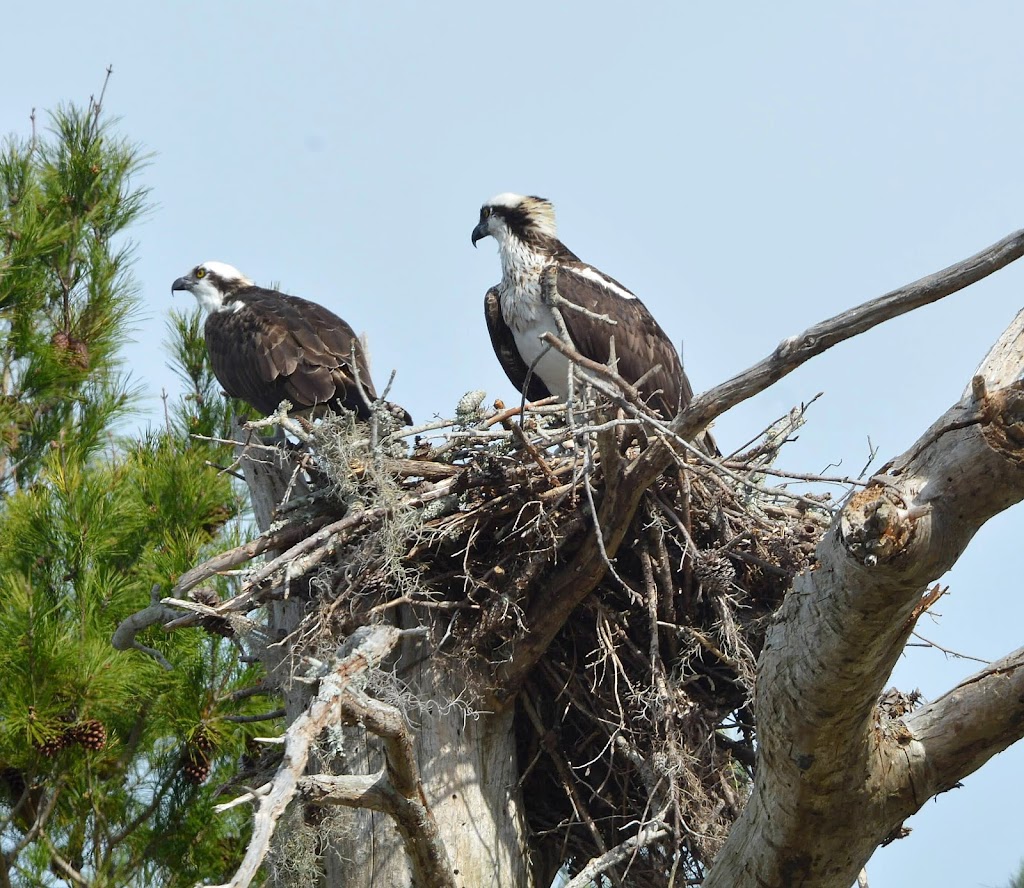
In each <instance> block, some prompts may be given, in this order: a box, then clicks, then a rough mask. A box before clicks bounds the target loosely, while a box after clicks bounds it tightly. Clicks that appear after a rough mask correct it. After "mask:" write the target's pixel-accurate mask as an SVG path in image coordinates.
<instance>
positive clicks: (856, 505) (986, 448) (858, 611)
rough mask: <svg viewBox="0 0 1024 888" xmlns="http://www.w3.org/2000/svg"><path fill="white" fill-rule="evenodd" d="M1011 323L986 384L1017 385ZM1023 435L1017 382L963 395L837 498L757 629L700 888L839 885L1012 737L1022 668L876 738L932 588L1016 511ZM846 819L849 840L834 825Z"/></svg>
mask: <svg viewBox="0 0 1024 888" xmlns="http://www.w3.org/2000/svg"><path fill="white" fill-rule="evenodd" d="M1019 322H1020V318H1018V319H1017V320H1015V322H1014V324H1013V325H1011V327H1010V329H1009V330H1007V332H1006V333H1005V334H1004V338H1003V339H1002V340H1001V341H1000V343H997V345H996V347H995V348H994V349H993V351H992V353H990V355H989V358H987V359H986V361H985V362H984V363H983V365H982V366H983V368H985V369H986V372H987V373H989V374H990V378H991V379H992V380H993V381H994V382H996V383H997V384H998V382H999V381H1003V380H1019V379H1020V378H1021V375H1022V373H1024V352H1021V351H1019V350H1018V351H1015V350H1013V349H1010V348H1006V340H1007V339H1011V340H1012V339H1015V338H1016V337H1017V336H1018V334H1019V329H1020V323H1019ZM993 354H995V355H998V356H1001V358H1000V359H998V360H997V359H994V358H993V357H992V355H993ZM976 393H982V394H983V401H982V402H980V403H979V402H977V401H976V400H975V394H976ZM1022 423H1024V386H1022V384H1021V383H1020V382H1017V381H1015V382H1012V383H1010V384H1009V385H1008V386H1007V387H1005V388H1000V389H990V388H989V387H988V386H986V385H984V384H981V383H976V384H975V385H973V386H971V387H970V388H969V393H968V394H967V395H965V397H964V398H963V399H962V400H961V401H960V402H959V403H958V404H955V405H954V406H953V407H952V408H950V410H948V411H947V412H946V414H945V415H943V416H942V417H941V418H940V419H939V420H938V421H937V422H936V423H935V424H934V425H933V426H932V427H931V428H930V429H928V430H927V431H926V432H925V433H924V435H922V437H921V439H920V440H919V441H918V442H917V443H916V444H915V445H914V446H913V447H911V448H910V450H908V451H907V453H906V454H904V455H903V456H901V457H899V458H898V459H896V460H894V461H893V463H891V464H890V466H889V471H888V474H886V475H884V476H875V478H874V479H872V481H873V483H872V486H870V487H869V488H867V489H866V490H861V491H857V492H856V493H854V494H853V495H852V496H851V497H850V499H849V501H848V502H847V504H846V506H845V508H844V509H843V512H842V513H841V515H840V518H839V520H838V521H836V522H834V524H833V527H832V529H831V530H830V532H829V533H828V534H827V535H826V537H825V538H824V540H823V541H822V543H821V544H820V545H819V547H818V552H817V555H818V564H817V565H816V567H815V568H814V569H813V570H811V571H807V572H805V573H803V574H801V575H800V576H799V577H798V578H797V580H796V582H795V583H794V587H793V589H792V591H791V592H790V593H789V594H788V595H787V597H786V599H785V602H784V603H783V605H782V607H781V608H780V609H779V611H778V612H777V614H776V616H775V619H774V621H773V623H772V626H771V628H770V629H769V632H768V636H767V638H766V640H765V646H764V649H763V651H762V654H761V660H760V664H759V671H758V681H757V694H756V697H755V704H754V709H755V713H756V716H757V723H758V727H759V730H758V753H759V754H758V767H757V772H756V781H755V790H754V792H753V794H752V796H751V798H750V800H749V801H748V803H747V805H746V808H745V809H744V811H743V814H742V815H741V817H740V818H739V820H738V821H737V822H736V824H735V826H734V827H733V829H732V831H731V833H730V834H729V838H728V840H727V842H726V845H725V847H724V849H723V851H722V852H721V854H720V855H719V857H718V859H717V860H716V861H715V865H714V867H713V868H712V870H711V872H710V873H709V875H708V877H707V879H706V880H705V883H704V886H705V888H720V886H730V888H744V886H755V885H758V886H760V885H787V884H800V885H802V886H805V888H832V886H836V885H848V884H851V883H852V882H853V881H854V880H855V878H856V877H857V874H858V872H859V871H860V869H861V867H862V866H863V865H864V863H865V862H866V861H867V859H868V857H869V856H870V855H871V853H872V852H873V851H874V849H875V847H876V846H877V845H878V844H879V843H880V842H881V841H882V840H883V839H884V838H885V837H886V836H887V835H888V834H890V833H892V832H893V830H894V829H896V828H897V827H898V826H899V824H900V822H901V820H902V818H903V817H905V816H907V815H908V814H910V813H912V811H916V810H917V809H918V808H919V807H920V806H921V805H922V804H924V802H925V801H926V800H927V799H928V798H930V797H931V796H932V795H934V793H935V792H938V791H941V790H942V789H945V788H948V787H949V786H950V785H952V783H955V782H956V780H957V779H958V776H963V775H964V774H965V773H969V771H970V770H973V769H974V768H976V767H978V766H979V765H980V764H981V763H982V762H983V761H985V760H986V759H987V758H989V757H990V756H991V755H993V754H995V752H997V751H999V750H1000V749H1002V748H1005V746H1006V745H1008V744H1009V743H1010V742H1012V741H1013V740H1016V739H1018V738H1020V737H1021V736H1022V735H1024V719H1022V718H1021V711H1022V708H1024V707H1022V705H1021V702H1020V691H1021V687H1022V673H1024V670H1022V669H1021V668H1020V666H1021V662H1020V661H1021V652H1018V653H1017V654H1014V655H1012V656H1011V657H1010V658H1007V660H1004V661H1000V664H993V666H989V667H987V669H985V670H983V671H982V672H981V673H979V674H978V676H976V677H975V678H974V679H972V680H969V681H968V682H967V683H965V684H964V685H961V686H960V688H958V689H957V690H956V691H954V692H951V693H950V694H948V695H946V696H945V697H943V698H942V700H941V701H938V702H937V703H936V704H933V705H932V706H931V707H928V708H927V709H925V710H922V712H923V713H924V714H923V715H918V714H915V715H914V716H912V717H910V718H908V719H907V720H906V722H905V724H903V725H898V724H897V725H891V724H888V723H885V722H883V723H880V724H879V725H876V723H875V719H876V705H875V704H876V701H877V699H878V696H879V692H880V690H881V687H882V684H883V682H884V681H885V680H886V679H887V677H888V675H889V673H890V672H891V670H892V667H893V665H894V664H895V662H896V660H897V658H898V657H899V655H900V653H901V652H902V650H903V647H904V645H905V643H906V640H907V637H908V635H909V633H910V632H911V630H912V629H913V625H914V620H915V616H916V615H919V614H920V613H921V612H923V608H921V607H919V605H920V603H921V599H922V596H926V597H929V596H930V593H929V592H928V586H929V584H930V583H932V582H933V581H934V580H935V579H936V578H937V577H939V576H941V575H942V574H943V573H944V572H945V571H946V570H948V569H949V568H950V567H951V566H952V565H953V564H954V563H955V562H956V560H957V558H958V557H959V556H960V553H961V552H962V551H963V549H964V548H965V547H966V545H967V543H968V542H969V541H970V539H971V537H973V535H974V534H975V532H976V531H977V530H978V528H979V527H981V525H982V524H984V523H985V522H986V521H987V520H988V519H989V518H991V517H993V516H994V515H996V514H998V513H999V512H1001V511H1003V510H1004V509H1006V508H1008V507H1009V506H1011V505H1013V504H1015V503H1017V502H1019V501H1020V500H1021V499H1024V473H1022V472H1021V471H1020V469H1019V465H1020V462H1021V460H1022V459H1024V449H1022V446H1021V444H1022V441H1024V436H1022V435H1021V434H1020V432H1019V429H1020V427H1021V424H1022ZM794 651H800V656H799V657H794V656H793V652H794ZM1013 694H1017V698H1013ZM952 712H957V713H958V714H959V715H961V716H962V717H964V718H967V720H968V723H967V724H968V726H967V728H966V729H965V731H964V733H962V734H961V733H959V729H958V731H957V732H950V734H951V735H955V736H945V735H944V733H943V730H942V729H939V727H938V725H939V719H940V718H941V717H942V716H944V715H947V714H949V713H952ZM972 712H973V714H971V713H972ZM985 719H989V720H990V721H988V722H986V721H985ZM957 723H958V724H959V722H957ZM943 724H944V726H945V730H947V731H948V726H949V722H948V721H946V722H944V723H943ZM983 725H991V727H990V728H986V727H982V726H983ZM986 730H990V731H991V734H992V736H991V737H986V739H985V740H984V741H980V738H979V736H978V735H979V733H984V732H985V731H986ZM917 731H923V732H925V733H924V734H922V735H921V736H918V734H917V733H916V732H917ZM972 742H973V744H974V745H973V746H972V745H971V743H972ZM925 771H927V773H928V774H930V775H933V776H926V774H925ZM958 771H959V773H957V772H958ZM865 787H867V788H868V789H869V791H868V792H865ZM872 790H873V791H872ZM854 816H855V817H856V819H857V822H858V824H859V827H858V829H857V830H856V831H854V832H851V831H850V830H849V829H845V828H844V824H846V823H848V821H849V819H850V818H851V817H854Z"/></svg>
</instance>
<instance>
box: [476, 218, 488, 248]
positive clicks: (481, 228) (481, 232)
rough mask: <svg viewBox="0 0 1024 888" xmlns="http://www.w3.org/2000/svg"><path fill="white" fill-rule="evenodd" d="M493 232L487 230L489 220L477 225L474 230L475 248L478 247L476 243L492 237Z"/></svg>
mask: <svg viewBox="0 0 1024 888" xmlns="http://www.w3.org/2000/svg"><path fill="white" fill-rule="evenodd" d="M490 235H491V232H490V231H489V230H488V228H487V220H486V219H481V220H480V222H479V223H478V224H477V226H476V228H474V229H473V246H474V247H475V246H476V242H477V241H478V240H481V239H482V238H485V237H490Z"/></svg>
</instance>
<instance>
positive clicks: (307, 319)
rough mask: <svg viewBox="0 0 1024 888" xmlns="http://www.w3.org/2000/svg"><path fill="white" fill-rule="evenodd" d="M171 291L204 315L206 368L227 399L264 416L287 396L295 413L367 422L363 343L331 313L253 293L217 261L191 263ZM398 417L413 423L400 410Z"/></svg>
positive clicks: (270, 293)
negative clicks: (335, 414)
mask: <svg viewBox="0 0 1024 888" xmlns="http://www.w3.org/2000/svg"><path fill="white" fill-rule="evenodd" d="M175 290H188V291H189V292H190V293H191V294H192V295H193V296H195V297H196V300H197V301H198V302H199V305H200V306H201V307H202V308H203V309H204V310H205V311H206V312H207V318H206V326H205V332H206V347H207V349H208V350H209V352H210V363H211V364H212V365H213V372H214V375H215V376H216V377H217V380H218V381H219V382H220V384H221V385H222V386H223V388H224V391H225V392H227V393H228V394H229V395H230V396H231V397H233V398H241V399H242V400H243V401H247V402H248V403H249V404H251V405H252V406H253V407H255V408H256V409H257V410H258V411H259V412H260V413H262V414H263V415H264V416H268V415H270V414H271V413H273V412H274V411H275V410H277V408H278V405H279V404H280V403H281V401H283V400H284V399H285V398H287V399H288V400H289V401H291V403H292V406H293V407H294V408H295V410H296V411H297V412H298V411H314V410H315V409H316V408H318V407H327V408H331V409H334V410H337V409H338V408H339V407H344V408H345V409H347V410H351V411H352V412H353V413H355V414H356V416H358V417H359V418H360V419H366V418H368V417H369V416H370V408H369V404H370V403H372V402H373V401H375V400H376V399H377V393H376V391H375V389H374V387H373V380H372V379H370V368H369V366H368V365H367V362H366V355H365V353H364V351H363V346H362V343H361V342H360V341H359V337H358V336H356V334H355V333H354V332H353V330H352V328H351V327H350V326H349V325H348V324H346V323H345V322H344V321H343V320H342V319H341V318H339V317H338V316H337V315H336V314H334V312H332V311H329V310H328V309H326V308H324V307H323V306H322V305H317V304H316V303H315V302H309V301H308V300H306V299H300V298H299V297H298V296H289V295H288V294H286V293H279V292H278V291H277V290H266V289H264V288H263V287H257V286H256V285H255V284H254V283H253V282H252V281H251V280H249V279H248V278H247V277H245V275H243V274H242V273H241V272H240V271H239V270H238V269H237V268H232V267H231V266H230V265H225V264H224V263H223V262H204V263H203V264H202V265H197V266H196V267H195V268H193V269H192V271H190V272H189V273H188V274H187V275H185V276H184V277H180V278H178V279H177V280H176V281H175V282H174V283H173V284H172V285H171V292H174V291H175ZM357 375H358V385H357V382H356V377H357ZM359 385H361V386H362V392H361V393H360V391H359ZM403 413H404V420H405V422H406V423H411V422H412V420H411V419H410V418H409V414H408V413H405V412H404V411H402V410H401V409H400V408H399V415H401V414H403Z"/></svg>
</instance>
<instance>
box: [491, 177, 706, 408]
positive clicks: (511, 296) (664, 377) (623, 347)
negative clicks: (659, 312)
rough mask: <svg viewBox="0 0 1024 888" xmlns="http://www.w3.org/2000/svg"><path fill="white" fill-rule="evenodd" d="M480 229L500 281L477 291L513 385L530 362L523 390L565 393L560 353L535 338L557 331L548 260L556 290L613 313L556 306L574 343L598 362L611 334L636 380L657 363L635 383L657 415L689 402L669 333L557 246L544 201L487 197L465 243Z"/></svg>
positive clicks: (539, 394)
mask: <svg viewBox="0 0 1024 888" xmlns="http://www.w3.org/2000/svg"><path fill="white" fill-rule="evenodd" d="M488 235H490V236H491V237H493V238H494V239H495V240H496V241H497V242H498V252H499V254H500V256H501V283H499V284H498V285H497V286H495V287H491V289H490V290H488V291H487V295H486V296H485V297H484V313H485V315H486V317H487V329H488V330H489V331H490V334H491V343H492V344H493V346H494V351H495V354H497V356H498V360H499V361H500V362H501V366H502V367H503V368H504V370H505V373H506V374H507V375H508V378H509V379H510V380H511V381H512V384H513V385H514V386H515V387H516V388H518V389H519V390H520V391H523V386H524V385H526V378H527V375H528V370H529V368H530V367H531V366H532V367H533V375H532V377H531V378H530V382H529V384H528V386H527V388H526V391H525V394H526V397H527V398H529V399H530V400H531V401H535V400H537V399H538V398H543V397H547V396H548V395H549V394H551V395H557V396H559V397H560V398H565V397H566V396H567V395H568V384H567V373H568V361H567V360H566V358H565V357H564V356H563V355H562V354H560V353H559V352H557V351H555V350H554V349H553V348H549V347H548V346H547V345H546V344H545V343H544V342H543V341H541V340H540V336H541V335H542V334H543V333H546V332H551V333H554V334H555V335H556V336H557V335H558V330H557V328H556V324H555V319H554V316H553V315H552V312H551V307H550V306H549V305H548V304H546V302H545V300H544V298H543V295H542V293H541V278H542V274H543V272H544V270H545V269H546V268H547V267H549V266H552V265H553V266H555V267H557V269H558V273H557V277H556V281H557V286H558V293H559V295H561V296H562V297H563V298H564V299H566V300H568V301H569V302H572V303H575V304H576V305H580V306H582V307H584V308H586V309H588V310H589V311H590V312H592V313H593V314H599V315H606V316H607V317H609V318H611V319H612V320H614V321H615V323H614V324H609V323H607V322H606V321H603V320H600V319H598V318H594V317H590V316H588V315H585V314H582V313H580V312H578V311H573V310H572V309H571V308H568V307H563V308H562V309H561V314H562V318H563V320H564V321H565V327H566V330H567V332H568V334H569V338H570V339H571V340H572V345H573V346H574V347H575V349H576V350H577V351H578V352H579V353H580V354H581V355H583V356H584V357H587V358H590V359H592V360H594V361H598V362H600V363H602V364H604V363H607V361H608V358H609V354H610V348H609V340H610V339H611V338H612V337H613V336H614V337H615V355H616V358H617V360H618V372H619V375H620V376H622V377H623V379H625V380H626V381H627V382H629V383H636V382H637V380H639V379H641V377H643V376H644V374H647V373H648V372H649V371H651V370H652V368H655V367H657V369H656V370H654V371H653V372H650V375H648V376H647V377H646V378H645V379H644V380H643V382H641V383H640V386H639V388H640V392H641V394H642V395H643V396H644V397H645V399H646V400H647V401H648V403H649V404H650V405H651V406H652V407H654V408H656V409H657V410H658V411H659V412H660V413H661V415H662V416H663V417H665V418H666V419H670V418H672V417H673V416H675V415H676V414H677V413H678V412H679V410H680V408H682V407H685V406H686V405H687V404H688V403H689V402H690V400H691V399H692V398H693V390H692V389H691V388H690V383H689V381H688V380H687V378H686V374H685V373H684V372H683V367H682V364H681V362H680V360H679V353H678V352H677V351H676V349H675V346H674V345H673V344H672V340H671V339H669V338H668V336H667V335H666V334H665V331H664V330H662V329H661V327H660V326H659V325H658V322H657V321H656V320H654V317H653V315H651V313H650V312H649V311H648V310H647V307H646V306H645V305H644V304H643V303H642V302H641V301H640V300H639V299H637V297H636V296H634V295H633V294H632V293H631V292H630V291H629V290H627V289H626V288H625V287H623V286H622V284H620V283H619V282H618V281H616V280H613V279H612V278H610V277H608V275H606V274H604V273H603V272H601V271H598V270H597V269H596V268H594V266H592V265H588V264H587V263H586V262H582V261H580V259H579V258H578V257H577V256H576V255H575V254H573V253H572V252H570V251H569V250H568V249H567V248H566V247H565V245H564V244H563V243H562V242H561V241H560V240H559V239H558V236H557V234H556V232H555V210H554V207H553V206H552V205H551V203H550V201H547V200H545V199H544V198H542V197H524V196H523V195H520V194H499V195H498V196H497V197H493V198H491V199H490V200H489V201H488V202H487V203H485V204H484V205H483V207H481V209H480V222H479V224H478V225H477V226H476V228H474V229H473V246H476V242H477V241H478V240H480V239H481V238H484V237H487V236H488Z"/></svg>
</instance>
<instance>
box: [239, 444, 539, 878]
mask: <svg viewBox="0 0 1024 888" xmlns="http://www.w3.org/2000/svg"><path fill="white" fill-rule="evenodd" d="M240 434H244V433H241V432H240ZM239 440H244V438H239ZM242 467H243V471H244V475H245V479H246V483H247V484H248V486H249V489H250V493H251V495H252V501H253V510H254V514H255V517H256V520H257V524H258V526H259V527H260V529H261V530H266V529H267V528H269V527H270V526H271V524H272V523H273V521H274V518H275V510H276V508H277V506H278V504H279V503H280V502H281V498H282V496H283V495H284V493H285V491H286V489H287V487H288V484H289V481H290V479H291V474H292V471H293V466H292V465H291V464H290V463H289V462H281V463H279V464H276V465H275V464H272V463H268V462H264V461H258V460H252V459H248V458H245V457H243V458H242ZM301 492H302V491H299V493H301ZM273 554H274V553H268V557H272V556H273ZM304 598H305V596H301V595H293V596H291V597H289V598H288V599H287V600H285V601H273V602H271V603H270V605H269V625H268V629H269V631H270V634H271V636H272V637H273V638H276V639H283V638H285V637H287V635H288V634H289V633H290V632H292V631H294V629H295V628H296V627H297V626H298V625H299V623H300V622H301V619H302V617H303V614H304V604H305V601H304ZM400 645H401V647H400V652H399V654H398V656H397V657H395V658H394V664H393V666H394V668H395V671H396V672H397V673H398V675H399V677H400V679H401V681H402V682H403V684H404V685H405V687H406V689H407V694H408V695H410V699H415V700H419V701H428V702H426V703H425V705H423V706H422V707H421V708H417V709H415V710H412V711H410V712H409V716H410V719H409V722H408V723H406V724H405V729H406V739H407V741H408V742H409V745H410V752H411V754H412V755H413V756H414V758H415V766H416V767H418V771H419V775H418V776H419V780H420V785H419V787H418V788H417V791H416V792H415V793H414V795H419V796H420V798H419V802H420V803H421V804H420V808H421V810H420V811H419V812H411V811H410V810H409V807H408V806H407V805H406V806H404V807H403V797H402V793H401V792H396V791H395V790H396V787H394V786H393V785H392V784H393V783H394V778H392V780H391V781H388V780H387V778H386V776H385V772H386V770H387V768H386V758H385V745H386V741H384V740H382V739H381V737H380V736H378V735H376V734H374V733H372V732H371V731H370V730H368V729H367V728H366V727H363V726H351V725H350V724H349V725H345V724H343V723H342V721H341V720H339V722H338V724H337V725H336V730H337V731H338V732H339V734H338V736H340V737H341V743H340V744H339V746H340V750H341V754H340V755H336V756H334V757H333V758H331V759H329V760H326V761H325V760H324V758H323V757H322V756H321V757H319V758H318V757H316V756H314V757H313V758H314V759H317V763H316V765H315V766H314V762H313V759H311V767H309V768H308V769H307V775H308V777H307V779H306V780H305V781H303V782H302V783H301V785H300V788H301V789H302V791H303V793H304V795H305V798H306V800H307V802H309V803H311V804H313V805H316V806H335V805H341V806H345V807H346V808H349V809H350V810H347V811H345V812H339V814H340V816H339V817H337V818H334V819H333V820H332V827H331V829H330V830H329V831H328V832H327V833H326V835H327V836H328V837H329V841H328V842H326V843H325V846H324V847H323V848H322V853H321V855H320V859H319V861H318V864H319V866H320V867H321V868H322V870H323V877H322V878H321V879H319V880H318V882H317V884H318V885H320V886H322V888H375V886H382V885H386V886H388V888H406V886H407V888H411V886H413V885H414V884H420V883H419V882H416V881H415V878H414V877H415V867H410V860H411V859H413V858H414V857H415V856H416V855H417V854H422V853H424V852H423V844H422V842H420V841H419V839H420V836H419V835H415V834H411V833H412V832H413V830H412V829H411V827H410V824H412V823H413V822H414V820H413V818H415V817H416V816H417V815H420V814H423V813H425V814H426V815H427V817H428V819H429V823H430V824H432V825H433V826H434V827H436V831H437V838H438V839H439V841H440V844H441V845H442V846H443V848H444V849H445V850H446V851H447V857H448V861H447V862H446V864H445V865H446V866H447V867H448V868H450V871H451V874H452V876H454V884H455V885H458V886H459V888H477V886H481V885H508V886H516V888H532V886H533V881H532V877H531V870H530V866H529V856H528V853H527V850H526V848H527V842H526V825H525V820H524V817H523V806H522V799H521V796H520V792H519V788H518V779H519V774H518V769H517V765H516V749H515V737H514V734H513V731H512V726H513V713H512V711H511V710H509V711H506V712H504V713H499V714H486V713H485V714H475V713H471V712H468V711H467V709H466V708H465V707H463V706H461V705H458V704H457V703H453V702H452V701H458V700H459V699H460V698H462V697H463V696H464V691H465V686H466V679H467V676H465V675H458V674H457V673H456V672H455V671H453V670H446V669H444V668H442V667H440V666H439V665H438V663H437V662H436V661H435V658H428V657H424V656H423V651H422V644H421V643H419V642H417V641H416V640H415V639H405V640H403V641H402V642H401V643H400ZM264 660H265V664H266V668H267V672H268V674H269V675H270V676H272V677H273V678H276V679H277V680H278V681H279V682H280V684H281V687H282V689H283V693H284V698H285V706H286V710H287V713H288V723H289V724H290V725H291V724H293V723H294V722H295V720H296V719H297V718H299V717H300V716H302V715H303V713H305V712H306V710H307V707H308V705H309V700H310V691H309V689H308V687H307V686H306V685H304V684H302V683H299V682H294V681H290V680H289V678H290V670H291V669H292V667H293V664H291V663H290V662H289V658H288V656H287V646H286V645H284V646H280V647H277V648H270V649H268V650H267V651H266V652H265V654H264ZM403 664H412V665H410V666H408V667H404V665H403ZM481 678H486V677H481ZM480 683H481V684H483V683H484V682H483V681H481V682H480ZM396 712H397V710H396ZM349 715H350V717H351V715H352V714H351V713H349ZM348 720H349V721H350V720H351V718H350V719H348ZM317 771H319V772H321V774H322V775H330V776H323V779H319V780H318V779H317V775H316V772H317ZM337 774H343V775H346V776H342V777H337V776H334V775H337ZM333 781H341V783H340V784H339V783H336V782H333ZM385 811H387V812H388V813H385ZM396 814H397V815H398V816H396ZM403 814H405V815H408V816H402V815H403ZM427 822H428V821H421V824H422V823H427ZM431 828H433V827H431ZM421 830H422V826H421ZM312 880H313V875H312V873H310V874H309V882H308V884H312ZM287 884H291V882H288V883H287Z"/></svg>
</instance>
